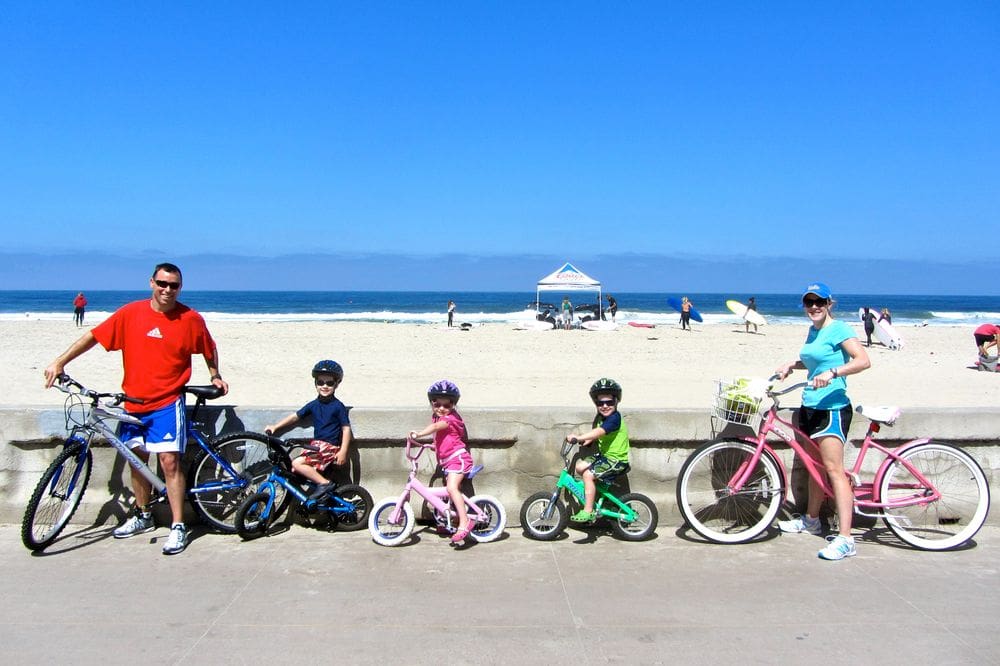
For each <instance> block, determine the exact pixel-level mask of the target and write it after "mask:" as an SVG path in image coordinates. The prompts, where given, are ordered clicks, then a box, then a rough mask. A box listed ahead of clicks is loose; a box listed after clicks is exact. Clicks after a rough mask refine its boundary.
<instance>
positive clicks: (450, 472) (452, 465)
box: [410, 379, 472, 543]
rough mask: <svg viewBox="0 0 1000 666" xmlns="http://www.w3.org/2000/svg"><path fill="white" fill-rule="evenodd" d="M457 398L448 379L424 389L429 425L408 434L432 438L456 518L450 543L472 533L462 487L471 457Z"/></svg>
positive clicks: (453, 386) (459, 395)
mask: <svg viewBox="0 0 1000 666" xmlns="http://www.w3.org/2000/svg"><path fill="white" fill-rule="evenodd" d="M460 397H461V393H460V392H459V390H458V387H457V386H455V384H453V383H452V382H450V381H448V380H447V379H442V380H441V381H439V382H435V383H433V384H431V386H430V388H428V389H427V399H428V400H429V401H430V403H431V411H432V412H433V417H432V420H431V423H430V425H428V426H427V427H426V428H424V429H423V430H421V431H419V432H417V431H416V430H413V431H411V432H410V437H411V438H413V439H418V438H420V437H426V436H428V435H434V452H435V453H436V454H437V459H438V464H439V465H440V466H441V471H443V472H444V474H445V486H446V487H447V488H448V495H449V496H450V497H451V501H452V504H454V505H455V512H456V513H457V514H458V531H457V532H455V534H454V536H452V537H451V541H452V543H460V542H462V541H465V539H466V537H468V536H469V531H470V530H471V526H470V525H469V513H468V511H467V510H466V508H465V500H464V499H463V498H462V490H461V486H462V481H463V480H464V479H465V475H466V474H468V473H469V472H471V471H472V455H471V454H470V453H469V448H468V442H469V436H468V433H467V432H466V429H465V421H463V420H462V417H461V415H460V414H459V413H458V412H457V411H456V410H455V406H456V405H457V404H458V399H459V398H460Z"/></svg>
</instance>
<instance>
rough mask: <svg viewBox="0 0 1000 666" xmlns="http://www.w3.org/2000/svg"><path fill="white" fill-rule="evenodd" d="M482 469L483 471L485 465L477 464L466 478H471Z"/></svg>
mask: <svg viewBox="0 0 1000 666" xmlns="http://www.w3.org/2000/svg"><path fill="white" fill-rule="evenodd" d="M481 471H483V466H482V465H476V466H475V467H473V468H472V471H471V472H469V473H468V474H466V475H465V478H467V479H471V478H472V477H474V476H475V475H476V474H479V473H480V472H481Z"/></svg>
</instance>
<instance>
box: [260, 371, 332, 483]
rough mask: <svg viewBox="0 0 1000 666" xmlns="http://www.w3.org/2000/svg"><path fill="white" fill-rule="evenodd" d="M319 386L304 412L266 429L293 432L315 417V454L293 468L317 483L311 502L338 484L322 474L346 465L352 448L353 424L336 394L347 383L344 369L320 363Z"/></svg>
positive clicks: (302, 457)
mask: <svg viewBox="0 0 1000 666" xmlns="http://www.w3.org/2000/svg"><path fill="white" fill-rule="evenodd" d="M312 376H313V381H314V382H315V384H316V392H317V394H318V395H317V396H316V399H315V400H313V401H312V402H310V403H308V404H306V405H305V406H304V407H302V409H300V410H299V411H297V412H295V413H294V414H289V415H288V416H286V417H285V418H283V419H281V420H280V421H278V422H277V423H275V424H274V425H269V426H267V427H266V428H265V430H268V431H270V432H272V433H274V434H275V435H280V434H281V433H282V432H284V431H286V430H289V429H291V428H292V427H294V426H295V425H296V424H298V423H299V422H301V421H303V420H304V419H306V418H308V417H312V423H313V440H312V441H311V442H310V445H312V446H314V447H316V448H317V450H316V451H306V452H305V453H303V454H302V455H300V456H298V457H297V458H295V460H293V461H292V469H293V470H294V471H295V472H296V473H297V474H299V475H301V476H304V477H305V478H307V479H309V480H310V481H312V482H313V483H315V484H316V489H315V490H314V491H313V493H312V494H311V495H310V496H309V499H319V498H320V497H322V496H323V495H324V494H325V493H326V492H327V491H328V490H330V489H332V488H333V487H334V485H335V484H333V483H330V482H329V481H327V479H326V477H325V476H323V474H322V472H323V470H325V469H326V468H327V466H328V465H330V463H333V464H334V465H343V464H345V463H346V462H347V455H348V452H349V449H350V445H351V422H350V420H349V418H348V416H347V408H346V407H345V406H344V403H342V402H341V401H340V400H338V399H337V397H336V396H335V395H334V392H335V391H336V390H337V387H338V386H340V382H342V381H343V380H344V370H343V368H341V367H340V364H339V363H337V362H336V361H320V362H319V363H317V364H316V365H315V366H313V370H312Z"/></svg>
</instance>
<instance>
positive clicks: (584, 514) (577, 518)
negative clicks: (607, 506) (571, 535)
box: [569, 509, 594, 523]
mask: <svg viewBox="0 0 1000 666" xmlns="http://www.w3.org/2000/svg"><path fill="white" fill-rule="evenodd" d="M569 519H570V520H571V521H573V522H574V523H592V522H594V512H593V511H584V510H583V509H580V510H579V511H577V512H576V513H574V514H573V515H572V516H570V517H569Z"/></svg>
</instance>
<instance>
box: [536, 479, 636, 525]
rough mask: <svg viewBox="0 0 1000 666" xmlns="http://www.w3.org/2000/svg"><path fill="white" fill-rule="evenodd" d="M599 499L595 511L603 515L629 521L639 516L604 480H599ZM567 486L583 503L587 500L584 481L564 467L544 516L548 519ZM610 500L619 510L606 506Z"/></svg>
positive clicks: (595, 504)
mask: <svg viewBox="0 0 1000 666" xmlns="http://www.w3.org/2000/svg"><path fill="white" fill-rule="evenodd" d="M596 483H597V501H596V502H595V503H594V512H595V513H597V514H599V515H601V516H607V517H608V518H614V519H616V520H617V519H622V520H626V521H628V522H630V523H631V522H634V521H635V519H636V518H638V517H639V516H638V515H637V514H636V512H635V511H633V510H632V509H631V508H630V507H629V506H628V505H627V504H624V503H623V502H622V501H621V500H619V499H618V498H617V497H615V496H614V495H613V494H612V493H611V486H610V485H608V484H607V483H605V482H604V481H597V482H596ZM563 488H565V489H566V490H568V491H569V492H570V493H572V494H573V496H574V497H576V499H577V500H578V501H579V502H580V504H583V503H584V501H585V497H584V487H583V481H581V480H579V479H576V478H575V477H574V476H573V475H572V474H570V473H569V470H568V469H566V468H563V471H562V473H561V474H559V480H558V481H556V489H555V491H554V492H553V493H552V499H551V500H550V501H549V504H548V506H547V507H546V508H545V512H544V513H543V514H542V517H543V518H545V519H546V520H548V519H549V518H551V517H552V514H553V512H555V504H556V501H558V499H559V492H560V491H561V490H562V489H563ZM605 500H609V501H610V502H611V503H612V504H614V505H615V506H616V507H618V510H617V511H613V510H611V509H605V508H604V501H605Z"/></svg>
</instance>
